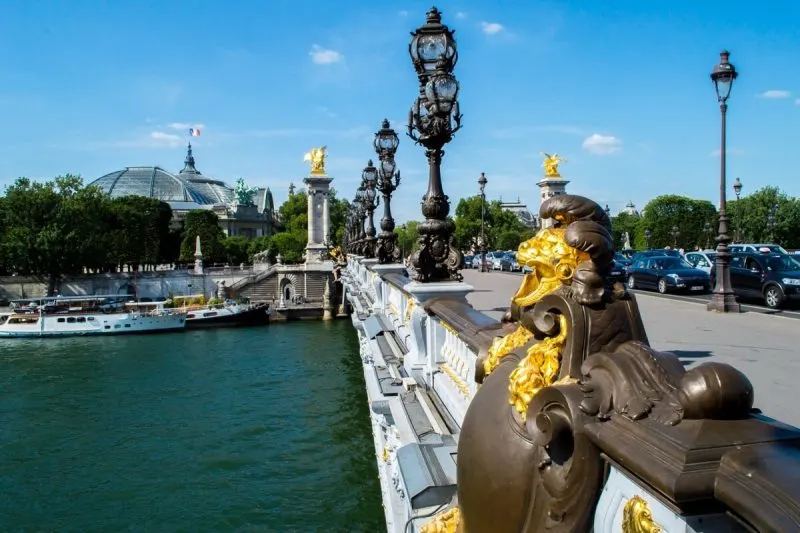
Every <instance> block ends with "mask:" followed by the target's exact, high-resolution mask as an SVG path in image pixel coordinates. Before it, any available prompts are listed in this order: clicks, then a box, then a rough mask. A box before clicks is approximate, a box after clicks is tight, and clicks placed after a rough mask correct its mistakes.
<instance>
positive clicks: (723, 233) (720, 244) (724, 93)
mask: <svg viewBox="0 0 800 533" xmlns="http://www.w3.org/2000/svg"><path fill="white" fill-rule="evenodd" d="M738 75H739V74H738V72H736V67H734V66H733V64H732V63H731V62H730V53H729V52H728V51H727V50H723V51H722V52H720V54H719V63H717V64H716V65H715V66H714V69H713V70H712V71H711V81H712V83H713V84H714V92H715V93H716V95H717V102H719V111H720V150H719V160H720V163H719V231H718V234H717V253H716V257H715V259H714V291H713V293H712V295H711V301H710V302H709V303H708V306H707V309H708V310H709V311H717V312H720V313H739V312H741V306H740V305H739V303H738V302H737V301H736V296H735V295H734V293H733V286H732V285H731V271H730V270H731V269H730V264H731V254H730V252H729V251H728V244H729V243H730V242H731V238H730V236H729V235H728V212H727V201H728V200H727V190H726V189H727V187H726V186H725V180H726V175H725V172H726V167H725V164H726V152H725V150H726V148H727V146H726V145H727V142H726V135H727V123H726V120H727V112H728V98H730V95H731V89H732V88H733V82H734V80H736V78H737V76H738ZM734 187H736V184H735V183H734ZM735 190H736V189H735V188H734V191H735Z"/></svg>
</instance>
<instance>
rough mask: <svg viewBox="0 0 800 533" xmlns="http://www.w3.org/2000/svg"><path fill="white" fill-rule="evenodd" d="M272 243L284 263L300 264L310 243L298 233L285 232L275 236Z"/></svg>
mask: <svg viewBox="0 0 800 533" xmlns="http://www.w3.org/2000/svg"><path fill="white" fill-rule="evenodd" d="M295 196H297V195H295ZM271 242H272V246H273V247H274V250H275V254H276V255H277V254H278V253H280V254H281V256H282V259H283V262H284V263H299V262H301V261H303V256H304V254H305V249H306V244H307V242H308V239H307V238H305V236H303V237H300V235H298V234H297V233H296V232H289V231H283V232H281V233H276V234H275V235H273V236H272V241H271Z"/></svg>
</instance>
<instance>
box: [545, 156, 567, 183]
mask: <svg viewBox="0 0 800 533" xmlns="http://www.w3.org/2000/svg"><path fill="white" fill-rule="evenodd" d="M542 155H543V156H544V163H542V166H543V167H544V175H545V177H547V178H560V177H561V174H560V173H559V172H558V165H560V164H561V163H566V162H567V160H566V159H564V158H563V157H560V156H559V155H558V154H553V155H550V154H547V153H545V152H542Z"/></svg>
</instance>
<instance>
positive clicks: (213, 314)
mask: <svg viewBox="0 0 800 533" xmlns="http://www.w3.org/2000/svg"><path fill="white" fill-rule="evenodd" d="M203 316H204V317H209V316H217V313H216V312H215V311H208V312H206V313H203Z"/></svg>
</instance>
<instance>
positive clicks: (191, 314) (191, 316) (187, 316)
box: [186, 313, 194, 318]
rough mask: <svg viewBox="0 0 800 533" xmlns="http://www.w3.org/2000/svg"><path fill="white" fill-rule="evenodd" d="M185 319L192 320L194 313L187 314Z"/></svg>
mask: <svg viewBox="0 0 800 533" xmlns="http://www.w3.org/2000/svg"><path fill="white" fill-rule="evenodd" d="M186 318H194V313H189V314H188V315H186Z"/></svg>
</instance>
